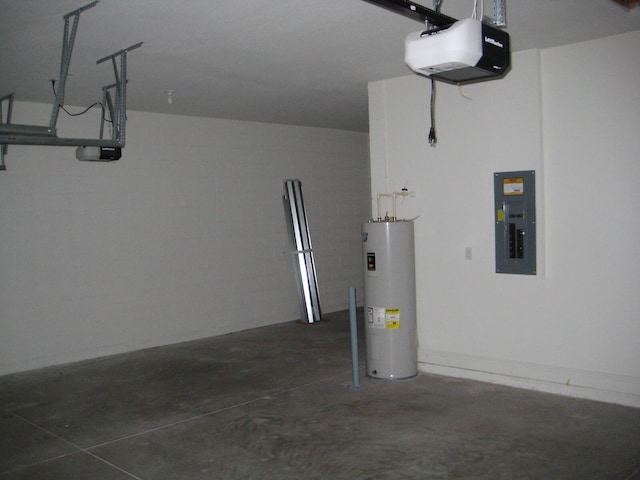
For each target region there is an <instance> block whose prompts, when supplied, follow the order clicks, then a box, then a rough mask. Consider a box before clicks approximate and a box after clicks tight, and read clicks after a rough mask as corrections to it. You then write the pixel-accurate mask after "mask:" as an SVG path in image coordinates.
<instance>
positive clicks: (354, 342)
mask: <svg viewBox="0 0 640 480" xmlns="http://www.w3.org/2000/svg"><path fill="white" fill-rule="evenodd" d="M349 325H350V326H351V363H352V368H353V385H352V386H353V388H360V366H359V362H358V324H357V322H356V289H355V287H349Z"/></svg>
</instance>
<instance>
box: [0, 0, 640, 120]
mask: <svg viewBox="0 0 640 480" xmlns="http://www.w3.org/2000/svg"><path fill="white" fill-rule="evenodd" d="M88 3H89V0H0V45H1V47H0V66H1V68H2V75H0V96H4V95H6V94H9V93H15V98H16V100H17V101H21V100H22V101H36V102H44V103H51V102H52V101H53V93H52V88H51V82H50V80H51V79H57V78H58V77H59V68H60V55H61V51H62V36H63V26H64V22H63V16H64V15H65V14H67V13H69V12H71V11H73V10H76V9H77V8H79V7H81V6H83V5H85V4H88ZM422 4H423V5H424V6H427V7H432V2H431V1H430V0H424V1H423V2H422ZM472 6H473V1H472V0H443V3H442V10H441V11H442V13H444V14H446V15H449V16H452V17H454V18H464V17H469V16H471V10H472ZM492 6H493V2H492V0H485V13H490V11H491V9H492ZM639 10H640V7H636V8H634V9H633V10H631V11H630V10H628V9H625V8H623V7H622V6H620V5H618V4H616V3H613V2H612V1H611V0H563V1H557V0H535V1H532V0H507V1H506V12H507V31H508V32H509V34H510V36H511V43H512V50H513V51H518V50H526V49H531V48H547V47H552V46H558V45H563V44H568V43H575V42H578V41H583V40H588V39H594V38H598V37H604V36H609V35H613V34H617V33H623V32H627V31H632V30H640V12H639ZM420 29H421V25H420V24H419V23H418V22H415V21H413V20H410V19H408V18H405V17H403V16H401V15H398V14H396V13H392V12H390V11H388V10H385V9H382V8H379V7H377V6H374V5H372V4H370V3H367V2H364V1H362V0H277V1H274V0H242V1H240V0H235V1H231V0H185V1H182V2H176V1H175V0H136V1H131V0H100V3H98V5H96V6H95V7H93V8H91V9H89V10H87V11H85V12H83V13H82V15H81V18H80V24H79V29H78V35H77V38H76V42H75V47H74V50H73V58H72V61H71V68H70V72H71V76H70V78H69V80H68V81H67V89H66V101H65V103H66V105H77V106H83V105H90V104H91V103H93V102H95V101H99V100H100V99H101V95H102V93H101V88H102V86H103V85H107V84H109V83H112V82H113V71H112V68H111V63H110V62H105V63H102V64H100V65H96V60H98V59H100V58H103V57H105V56H107V55H109V54H111V53H115V52H117V51H119V50H121V49H123V48H126V47H129V46H131V45H133V44H135V43H138V42H144V45H143V46H142V47H141V48H139V49H137V50H134V51H131V52H130V53H129V54H128V78H129V86H128V90H127V105H128V108H129V109H130V110H138V111H148V112H162V113H173V114H182V115H195V116H206V117H217V118H228V119H237V120H251V121H259V122H271V123H283V124H290V125H306V126H314V127H326V128H336V129H344V130H354V131H363V132H365V131H367V130H368V114H367V82H370V81H374V80H381V79H386V78H393V77H398V76H402V75H408V74H410V71H409V70H408V69H407V67H406V66H405V65H404V60H403V57H404V37H405V36H406V35H407V34H408V33H409V32H412V31H417V30H420ZM167 90H173V91H175V94H174V101H173V104H172V105H169V104H168V102H167V93H166V91H167ZM45 123H46V120H45Z"/></svg>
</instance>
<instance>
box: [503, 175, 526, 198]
mask: <svg viewBox="0 0 640 480" xmlns="http://www.w3.org/2000/svg"><path fill="white" fill-rule="evenodd" d="M502 188H503V190H502V191H503V193H504V195H524V178H523V177H515V178H505V179H504V180H502Z"/></svg>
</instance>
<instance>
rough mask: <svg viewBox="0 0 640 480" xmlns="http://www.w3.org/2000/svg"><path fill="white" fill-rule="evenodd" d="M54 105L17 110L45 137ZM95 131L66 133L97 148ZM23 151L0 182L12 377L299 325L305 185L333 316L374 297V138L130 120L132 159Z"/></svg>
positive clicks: (75, 128) (1, 346) (17, 117)
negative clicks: (292, 247)
mask: <svg viewBox="0 0 640 480" xmlns="http://www.w3.org/2000/svg"><path fill="white" fill-rule="evenodd" d="M49 112H50V106H48V105H41V104H30V103H24V102H21V103H18V104H17V105H16V106H15V108H14V122H15V123H26V124H36V125H41V124H42V125H44V124H46V123H47V122H48V115H49ZM97 125H98V120H97V118H95V117H91V116H88V117H81V118H80V119H78V118H74V119H71V118H66V117H62V118H61V120H60V125H59V126H60V131H59V135H60V136H61V137H95V136H96V134H97ZM74 153H75V152H74V149H73V148H66V147H35V146H11V147H10V148H9V154H8V156H7V159H6V161H7V165H8V171H7V172H3V173H1V174H0V272H1V274H0V373H9V372H14V371H20V370H26V369H30V368H36V367H41V366H46V365H53V364H58V363H63V362H68V361H75V360H81V359H86V358H92V357H97V356H102V355H107V354H113V353H119V352H124V351H129V350H135V349H140V348H144V347H149V346H155V345H162V344H169V343H175V342H180V341H184V340H190V339H195V338H201V337H206V336H211V335H217V334H223V333H228V332H232V331H239V330H243V329H247V328H252V327H256V326H260V325H267V324H273V323H278V322H284V321H289V320H294V319H296V318H299V315H300V314H299V308H298V300H297V293H296V287H295V283H294V273H293V272H294V270H293V266H292V261H291V257H290V255H287V254H284V253H283V252H284V251H285V250H286V249H287V231H286V224H285V218H284V209H283V202H282V182H283V180H284V179H288V178H298V179H300V180H301V181H302V184H303V189H304V195H305V202H306V207H307V214H308V218H309V223H310V229H311V235H312V241H313V245H314V250H315V254H316V262H317V271H318V278H319V284H320V293H321V299H322V306H323V310H324V311H325V312H331V311H337V310H341V309H345V308H347V303H348V287H349V286H351V285H353V286H356V288H360V287H361V284H362V267H361V245H360V224H361V223H362V222H363V221H366V220H367V219H368V218H369V205H370V194H369V184H370V180H369V156H368V135H367V134H366V133H361V132H347V131H338V130H328V129H317V128H306V127H292V126H284V125H274V124H261V123H251V122H238V121H230V120H220V119H206V118H194V117H183V116H171V115H159V114H150V113H141V112H129V123H128V137H127V145H126V148H125V149H124V151H123V158H122V159H121V160H120V161H118V162H114V163H111V164H99V163H85V162H78V161H77V160H75V158H74Z"/></svg>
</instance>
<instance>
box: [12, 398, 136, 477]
mask: <svg viewBox="0 0 640 480" xmlns="http://www.w3.org/2000/svg"><path fill="white" fill-rule="evenodd" d="M3 410H4V411H5V412H8V413H9V414H11V415H12V416H14V417H15V418H17V419H19V420H21V421H23V422H25V423H26V424H28V425H31V426H32V427H34V428H36V429H38V430H40V431H42V432H45V433H46V434H48V435H51V436H52V437H54V438H55V439H57V440H60V441H61V442H63V443H65V444H67V445H69V446H70V447H72V448H73V449H74V451H73V452H69V453H67V454H64V455H58V456H56V457H52V458H47V459H45V460H42V461H40V462H36V463H32V464H31V465H28V466H27V467H23V468H20V469H16V470H13V471H17V470H24V468H28V467H31V466H34V465H39V464H41V463H47V462H52V461H54V460H58V459H60V458H65V457H69V456H71V455H75V454H77V453H85V454H87V455H89V456H91V457H93V458H95V459H96V460H99V461H100V462H103V463H105V464H107V465H109V466H110V467H112V468H115V469H116V470H119V471H120V472H122V473H124V474H126V475H128V476H130V477H131V478H135V479H136V480H142V479H141V478H140V477H137V476H136V475H134V474H133V473H131V472H128V471H126V470H124V469H123V468H121V467H118V466H117V465H114V464H113V463H111V462H109V461H107V460H105V459H104V458H101V457H99V456H98V455H96V454H94V453H93V452H90V451H89V450H88V449H86V448H83V447H81V446H79V445H77V444H75V443H73V442H72V441H70V440H67V439H66V438H64V437H61V436H60V435H58V434H57V433H54V432H52V431H50V430H48V429H46V428H44V427H43V426H42V425H38V424H37V423H35V422H32V421H31V420H29V419H27V418H24V417H23V416H22V415H18V414H17V413H16V412H14V411H12V410H9V409H6V408H4V409H3Z"/></svg>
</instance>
